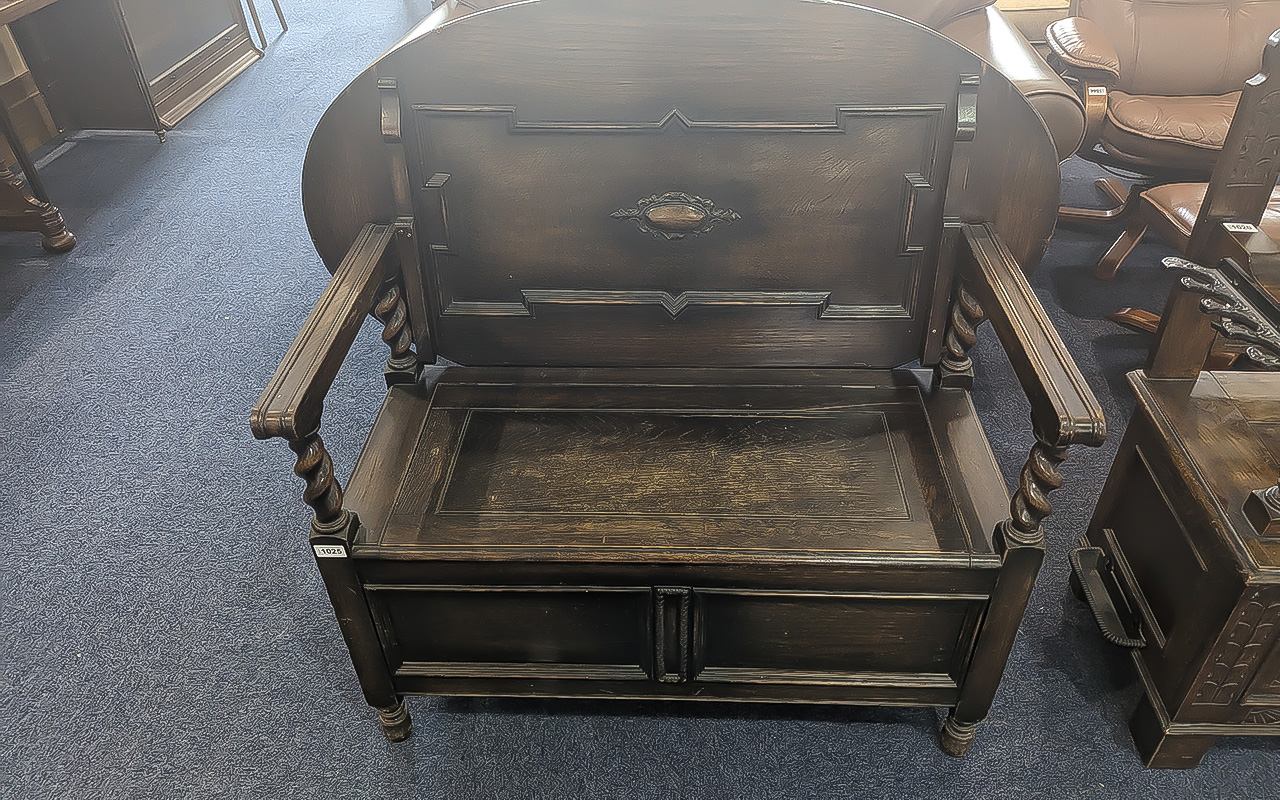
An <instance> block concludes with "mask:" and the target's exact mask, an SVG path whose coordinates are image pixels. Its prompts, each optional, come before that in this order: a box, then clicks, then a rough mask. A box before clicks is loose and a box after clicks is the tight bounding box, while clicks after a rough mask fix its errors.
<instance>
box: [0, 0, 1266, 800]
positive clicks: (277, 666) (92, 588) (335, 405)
mask: <svg viewBox="0 0 1280 800" xmlns="http://www.w3.org/2000/svg"><path fill="white" fill-rule="evenodd" d="M286 5H287V9H286V10H287V12H288V14H289V17H290V23H291V30H290V31H289V32H288V33H287V34H285V35H284V36H283V37H281V38H279V39H278V40H276V41H275V42H273V43H272V45H271V47H270V49H269V50H268V52H267V55H266V57H265V58H264V59H263V60H262V61H261V62H260V63H258V64H257V65H255V66H253V67H252V68H251V69H249V70H248V71H247V72H246V73H245V74H243V75H241V76H240V77H239V78H237V79H236V80H235V81H234V82H233V83H232V84H231V85H230V86H228V87H227V88H226V89H225V90H223V91H221V92H219V93H218V94H217V95H216V96H215V97H213V98H212V99H211V100H210V101H209V102H207V103H206V104H205V105H204V106H203V107H201V108H200V109H199V110H198V111H197V112H196V113H194V114H193V115H191V116H190V117H189V118H187V119H186V120H185V121H183V123H182V124H181V126H180V127H179V128H178V129H177V130H175V131H174V132H172V133H171V134H170V136H169V141H168V143H167V144H160V143H159V142H158V141H157V139H156V138H155V137H154V136H153V135H151V134H105V133H92V132H89V133H82V134H76V135H75V136H73V137H72V138H71V140H70V146H69V147H65V148H63V152H61V154H60V155H59V156H58V157H57V158H56V159H54V160H52V161H51V162H50V163H49V164H48V165H47V167H46V168H45V170H44V173H43V174H44V177H45V180H46V182H47V183H48V185H49V189H50V191H51V193H52V194H53V196H54V197H55V201H56V202H59V203H60V204H61V205H62V207H63V209H64V211H65V213H66V217H67V221H68V223H69V225H70V226H71V228H72V229H73V230H74V231H75V232H76V234H77V235H78V236H79V238H80V242H81V243H80V246H79V247H78V248H77V249H76V250H75V251H74V252H73V253H71V254H69V255H67V256H49V255H47V254H45V253H43V252H42V251H41V250H40V249H39V246H38V239H37V237H35V236H34V235H30V234H5V235H3V236H0V496H2V497H3V500H4V505H5V507H7V508H8V509H9V511H8V512H6V514H7V518H8V519H9V520H10V522H12V523H13V524H12V525H11V526H10V527H9V528H8V529H7V530H9V534H7V536H8V537H9V539H8V541H9V543H8V544H7V545H5V546H4V555H3V556H2V557H0V623H2V624H0V798H3V799H4V800H37V798H139V797H147V798H149V797H182V798H204V797H234V798H263V797H272V798H305V797H325V798H328V797H344V798H345V797H371V798H378V797H393V796H394V797H440V798H484V797H555V798H559V797H647V798H684V797H689V798H693V797H697V798H825V797H886V798H901V797H938V796H946V797H948V798H953V799H956V800H958V798H969V797H972V798H989V797H1052V798H1063V797H1072V798H1084V797H1089V798H1131V797H1161V798H1191V797H1232V798H1245V797H1274V796H1275V795H1276V794H1277V791H1278V790H1277V788H1276V787H1277V785H1280V753H1278V752H1277V745H1276V744H1274V743H1272V741H1267V740H1260V739H1230V740H1225V739H1224V740H1222V741H1221V742H1220V743H1219V744H1218V746H1217V747H1215V748H1214V749H1213V750H1211V751H1210V753H1209V755H1208V756H1206V757H1205V759H1204V762H1203V764H1202V765H1201V767H1200V768H1199V769H1197V770H1194V771H1191V772H1152V771H1146V770H1144V769H1143V768H1142V766H1141V764H1140V763H1139V761H1138V758H1137V756H1136V754H1135V752H1134V749H1133V745H1132V743H1131V741H1130V738H1129V734H1128V731H1127V728H1126V721H1127V717H1128V714H1129V713H1130V711H1131V710H1132V708H1133V706H1134V704H1135V703H1136V700H1137V696H1138V686H1137V684H1136V677H1135V675H1134V674H1133V671H1132V668H1131V666H1130V665H1129V663H1128V660H1127V656H1126V655H1124V654H1123V653H1121V652H1120V651H1118V650H1117V649H1115V648H1112V647H1110V646H1107V645H1105V644H1104V642H1103V641H1102V639H1101V637H1100V636H1099V634H1098V632H1097V630H1096V629H1095V627H1094V624H1093V622H1092V620H1091V618H1090V617H1089V615H1088V613H1087V612H1086V610H1085V609H1084V608H1082V607H1081V606H1080V605H1079V604H1078V603H1077V602H1076V601H1075V600H1074V599H1073V598H1072V597H1071V596H1070V595H1069V593H1068V591H1067V587H1066V583H1067V581H1066V575H1067V569H1068V567H1067V552H1068V550H1069V549H1070V548H1071V547H1072V546H1073V543H1074V541H1075V540H1076V538H1077V537H1078V536H1079V534H1080V532H1081V531H1082V529H1083V527H1084V526H1085V524H1086V523H1087V521H1088V518H1089V515H1090V512H1091V510H1092V504H1093V502H1094V500H1095V498H1096V497H1097V495H1098V491H1099V489H1100V487H1101V485H1102V481H1103V478H1104V477H1105V475H1106V472H1107V468H1108V465H1109V463H1110V460H1111V458H1112V456H1113V455H1114V453H1115V449H1116V446H1117V445H1118V443H1119V441H1120V436H1121V433H1122V429H1123V427H1124V424H1125V421H1126V420H1127V418H1128V415H1129V413H1130V411H1131V410H1132V405H1133V402H1132V399H1131V397H1130V394H1129V391H1128V389H1127V387H1126V386H1125V384H1124V381H1123V375H1124V373H1125V372H1126V371H1128V370H1131V369H1135V368H1137V367H1139V366H1140V365H1141V363H1142V361H1143V358H1144V355H1145V352H1146V348H1147V346H1148V344H1149V340H1148V338H1147V337H1145V336H1143V335H1139V334H1134V333H1128V332H1125V331H1123V330H1121V329H1119V328H1117V327H1116V326H1114V325H1112V324H1111V323H1109V322H1107V321H1106V320H1105V318H1104V315H1105V313H1106V312H1107V311H1110V310H1112V309H1113V308H1115V307H1116V306H1119V305H1124V304H1135V305H1147V306H1151V305H1152V304H1154V303H1159V302H1161V301H1162V299H1163V298H1164V296H1165V292H1166V291H1167V287H1168V284H1169V278H1168V276H1166V275H1165V274H1162V271H1161V270H1160V269H1159V267H1158V266H1157V260H1158V257H1159V256H1161V255H1163V254H1165V253H1166V252H1167V251H1166V249H1165V248H1163V247H1162V246H1160V245H1158V244H1145V245H1143V246H1141V247H1140V248H1139V249H1138V250H1137V252H1136V253H1135V254H1134V256H1133V257H1132V258H1131V259H1130V262H1129V264H1128V265H1127V267H1126V268H1125V269H1124V270H1123V271H1122V272H1121V274H1120V276H1119V278H1118V279H1117V280H1116V281H1115V282H1113V283H1110V284H1102V283H1099V282H1097V281H1095V280H1094V279H1093V278H1092V277H1091V276H1090V274H1089V265H1090V264H1092V263H1093V262H1094V261H1095V260H1096V259H1097V257H1098V256H1099V254H1100V253H1101V252H1102V250H1103V249H1104V247H1105V245H1106V242H1107V235H1106V234H1104V233H1077V232H1072V231H1061V232H1060V233H1059V234H1058V235H1057V236H1056V238H1055V240H1054V242H1053V245H1052V247H1051V248H1050V250H1049V253H1048V256H1047V257H1046V258H1045V260H1044V263H1043V265H1042V266H1041V267H1040V268H1039V270H1038V271H1037V272H1036V273H1035V275H1034V279H1033V282H1034V284H1035V287H1036V289H1037V291H1038V292H1039V293H1040V295H1041V297H1042V298H1043V299H1044V302H1045V305H1046V306H1047V307H1048V309H1049V312H1050V314H1051V316H1052V317H1053V320H1054V322H1055V323H1056V324H1057V325H1058V328H1059V330H1060V331H1061V332H1062V335H1063V337H1064V339H1065V340H1066V342H1067V344H1068V346H1069V347H1070V349H1071V351H1072V352H1073V353H1074V355H1075V357H1076V359H1077V360H1078V362H1079V364H1080V366H1081V368H1082V369H1083V371H1084V373H1085V374H1086V375H1087V376H1089V377H1090V379H1091V380H1092V381H1093V384H1094V388H1095V391H1096V392H1097V393H1098V395H1099V397H1100V399H1101V401H1102V404H1103V407H1104V410H1105V412H1106V415H1107V418H1108V420H1109V423H1110V428H1111V437H1110V440H1109V442H1108V444H1107V446H1105V447H1104V448H1101V449H1100V450H1098V451H1090V452H1087V453H1083V454H1081V455H1080V457H1078V458H1073V460H1071V461H1069V462H1068V464H1067V465H1066V467H1065V471H1066V475H1067V484H1066V486H1065V487H1064V488H1063V489H1062V490H1061V491H1060V492H1058V493H1057V494H1056V495H1055V504H1056V506H1057V511H1056V513H1055V514H1054V515H1053V516H1052V517H1051V518H1050V522H1049V524H1048V537H1049V552H1048V559H1047V561H1046V563H1045V567H1044V570H1043V572H1042V573H1041V578H1040V581H1039V583H1038V585H1037V588H1036V591H1035V594H1034V596H1033V598H1032V601H1031V604H1030V607H1029V608H1028V609H1027V615H1026V619H1025V621H1024V623H1023V625H1022V628H1021V633H1020V635H1019V637H1018V641H1017V645H1016V647H1015V648H1014V652H1013V657H1012V659H1011V661H1010V663H1009V668H1008V671H1007V674H1006V677H1005V680H1004V683H1003V685H1002V686H1001V689H1000V692H999V695H998V698H997V701H996V704H995V708H994V709H993V710H992V713H991V717H990V719H989V721H988V722H987V723H986V724H985V725H984V726H983V727H982V728H981V729H980V730H979V733H978V738H977V743H976V745H975V746H974V748H973V751H972V752H971V754H970V755H969V756H968V757H967V758H965V759H962V760H955V759H951V758H948V757H947V756H945V755H943V754H942V753H941V752H940V751H939V750H938V748H937V745H936V730H937V728H938V725H939V722H940V717H939V714H938V712H936V711H933V710H928V709H925V710H919V709H914V710H913V709H900V710H884V709H856V708H855V709H843V708H829V707H767V706H751V705H730V704H725V705H716V704H678V703H664V702H625V701H615V702H586V701H551V700H548V701H533V700H529V701H517V700H468V699H426V698H414V699H411V700H410V708H411V710H412V712H413V714H414V719H415V728H416V732H415V734H414V737H413V738H412V739H411V740H410V741H408V742H406V743H403V744H398V745H388V744H387V742H386V741H385V740H384V739H383V737H382V734H381V732H380V730H379V729H378V726H377V724H376V721H375V718H374V715H373V713H372V712H371V710H370V709H369V708H368V707H367V706H366V705H365V704H364V702H363V700H362V698H361V695H360V693H359V690H358V688H357V685H356V681H355V679H354V675H353V673H352V669H351V665H350V662H349V660H348V656H347V653H346V650H345V648H344V646H343V644H342V641H341V639H340V637H339V634H338V628H337V625H336V624H335V622H334V619H333V614H332V612H331V610H330V608H329V603H328V600H327V599H326V597H325V594H324V590H323V587H322V585H321V583H320V579H319V576H318V574H317V572H316V569H315V565H314V563H313V560H312V557H311V555H310V553H309V552H308V550H307V547H306V540H305V528H306V521H307V519H308V513H307V511H306V509H305V507H304V506H303V505H302V503H301V501H300V499H299V484H298V482H297V480H296V478H295V477H294V476H293V474H292V472H291V470H290V467H291V466H292V463H293V459H292V454H291V453H290V452H289V451H288V449H287V448H286V446H285V445H284V444H283V443H281V442H272V443H267V444H263V443H260V442H256V441H254V440H253V438H252V437H251V436H250V433H249V426H248V412H249V408H250V407H251V405H252V404H253V402H254V400H255V399H256V397H257V394H258V392H259V390H260V389H261V387H262V386H263V385H264V384H265V382H266V381H267V379H268V377H269V376H270V374H271V372H272V371H273V369H274V368H275V365H276V363H277V362H278V360H279V358H280V356H281V355H282V354H283V353H284V351H285V349H286V348H287V347H288V345H289V342H290V341H291V339H292V337H293V335H294V333H295V332H296V331H297V329H298V327H299V325H300V324H301V322H302V320H303V318H304V317H305V316H306V313H307V311H308V310H309V308H310V306H311V304H312V303H313V302H314V300H315V298H316V297H318V295H319V294H320V292H321V290H322V289H323V287H324V284H325V280H326V278H327V275H326V273H325V271H324V269H323V268H322V267H321V265H320V263H319V261H318V258H317V257H316V255H315V253H314V250H313V249H312V247H311V244H310V241H309V239H308V236H307V232H306V229H305V226H304V224H303V219H302V213H301V205H300V197H299V189H298V186H299V175H300V171H301V166H302V158H303V153H304V151H305V148H306V144H307V140H308V137H309V135H310V132H311V130H312V129H313V128H314V126H315V124H316V123H317V121H318V120H319V117H320V114H321V113H322V112H323V110H324V109H325V107H326V106H327V104H328V103H329V102H330V100H331V99H332V98H333V97H335V96H336V94H337V93H338V91H339V90H340V89H341V88H342V87H343V86H344V85H345V83H346V82H347V81H348V80H350V79H351V78H352V77H354V76H355V75H356V74H357V72H358V71H359V70H360V69H362V68H363V67H364V65H366V64H367V63H368V62H369V61H371V60H372V59H373V58H375V57H376V56H377V55H378V54H379V53H380V52H381V51H382V50H383V49H385V48H386V47H387V46H389V45H390V44H391V43H392V42H393V41H395V39H397V38H398V37H399V36H400V35H401V34H402V33H403V32H404V31H406V30H407V29H408V28H409V26H410V25H411V24H412V23H413V22H415V21H416V20H418V19H419V18H420V17H421V16H423V15H424V14H425V13H426V12H427V11H429V1H428V0H362V2H361V3H359V4H358V6H359V10H358V12H357V11H354V10H352V9H353V8H354V7H355V5H356V4H346V3H331V2H326V0H290V2H289V3H287V4H286ZM1094 174H1095V169H1094V168H1093V167H1092V166H1090V165H1088V164H1084V163H1082V162H1074V161H1073V162H1069V163H1068V164H1067V166H1066V180H1065V189H1064V193H1065V195H1066V196H1067V198H1068V199H1069V200H1075V201H1083V202H1088V203H1094V204H1097V203H1098V202H1099V198H1097V197H1094V196H1093V195H1092V191H1093V190H1092V188H1091V186H1090V178H1092V177H1093V176H1094ZM984 333H985V335H984V337H983V340H982V343H981V344H980V345H979V348H978V352H977V356H978V359H979V362H980V363H979V385H978V387H977V389H976V395H977V396H976V400H977V402H978V404H979V407H980V408H982V409H984V417H985V421H986V422H987V423H988V430H989V431H990V432H991V434H992V435H991V439H992V446H993V448H994V449H995V452H996V455H997V457H998V459H999V460H1000V462H1001V464H1002V465H1003V467H1004V469H1005V471H1006V477H1007V478H1008V479H1009V480H1010V481H1011V482H1012V481H1013V480H1014V478H1015V476H1016V471H1017V470H1018V468H1019V467H1020V465H1021V463H1022V460H1023V458H1024V456H1025V453H1026V451H1027V448H1028V447H1029V446H1030V443H1031V439H1030V433H1029V424H1028V417H1027V414H1028V409H1027V407H1026V403H1025V401H1024V400H1023V399H1022V396H1021V394H1020V393H1019V392H1018V390H1017V388H1016V383H1015V381H1014V379H1013V376H1012V371H1011V369H1010V367H1009V364H1008V362H1007V361H1006V360H1005V359H1004V357H1003V355H1002V354H1001V352H1000V350H999V348H998V346H997V345H996V344H995V342H994V337H993V336H992V335H991V332H990V330H989V329H988V330H986V331H985V332H984ZM377 334H378V331H376V330H374V327H373V326H372V325H369V326H366V328H365V330H364V331H363V332H362V334H361V338H360V340H359V341H358V342H357V344H356V346H355V348H353V352H352V354H351V356H350V357H349V358H348V364H349V365H351V366H350V367H349V368H347V369H345V370H344V371H343V373H342V374H341V376H340V377H339V379H338V382H337V383H336V385H335V386H334V388H333V390H332V392H331V393H330V399H329V401H328V403H326V417H325V430H326V440H327V441H328V443H329V444H330V446H331V448H332V450H333V451H334V454H335V460H336V462H337V464H338V465H339V472H340V473H341V475H342V477H345V469H349V468H350V465H351V463H352V461H353V459H354V457H355V455H356V453H357V452H358V450H359V447H360V444H361V442H362V441H363V437H364V434H365V433H366V431H367V428H368V425H369V422H370V421H371V420H372V418H373V415H374V413H375V412H376V410H377V407H378V404H379V402H380V399H381V396H382V394H383V387H381V386H380V384H381V381H382V377H381V363H382V360H383V359H384V358H385V351H384V349H383V345H382V342H381V340H380V339H379V337H378V335H377Z"/></svg>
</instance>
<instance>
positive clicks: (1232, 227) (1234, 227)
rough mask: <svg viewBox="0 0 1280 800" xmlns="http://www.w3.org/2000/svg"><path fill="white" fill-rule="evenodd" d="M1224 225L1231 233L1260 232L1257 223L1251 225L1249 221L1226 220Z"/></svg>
mask: <svg viewBox="0 0 1280 800" xmlns="http://www.w3.org/2000/svg"><path fill="white" fill-rule="evenodd" d="M1222 227H1224V228H1226V229H1227V230H1228V231H1230V232H1231V233H1257V232H1258V226H1257V225H1250V224H1249V223H1247V222H1224V223H1222Z"/></svg>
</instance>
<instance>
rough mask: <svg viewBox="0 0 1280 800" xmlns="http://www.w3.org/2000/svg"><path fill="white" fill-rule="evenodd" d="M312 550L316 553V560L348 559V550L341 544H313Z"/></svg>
mask: <svg viewBox="0 0 1280 800" xmlns="http://www.w3.org/2000/svg"><path fill="white" fill-rule="evenodd" d="M311 549H312V550H314V551H316V558H346V557H347V548H345V547H343V546H342V545H340V544H313V545H311Z"/></svg>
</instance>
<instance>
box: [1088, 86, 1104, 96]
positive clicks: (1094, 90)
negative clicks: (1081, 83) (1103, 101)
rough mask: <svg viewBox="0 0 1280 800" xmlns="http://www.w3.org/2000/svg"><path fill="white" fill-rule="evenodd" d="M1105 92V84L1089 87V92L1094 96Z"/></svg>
mask: <svg viewBox="0 0 1280 800" xmlns="http://www.w3.org/2000/svg"><path fill="white" fill-rule="evenodd" d="M1106 93H1107V87H1105V86H1090V87H1089V94H1091V95H1093V96H1094V97H1098V96H1099V95H1105V94H1106Z"/></svg>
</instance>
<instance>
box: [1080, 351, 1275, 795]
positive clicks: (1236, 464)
mask: <svg viewBox="0 0 1280 800" xmlns="http://www.w3.org/2000/svg"><path fill="white" fill-rule="evenodd" d="M1129 382H1130V384H1131V385H1132V386H1133V388H1134V390H1135V393H1136V395H1137V399H1138V409H1137V411H1136V412H1135V415H1134V418H1133V419H1132V420H1131V421H1130V423H1129V427H1128V430H1127V431H1126V433H1125V439H1124V441H1123V442H1122V443H1121V445H1120V451H1119V453H1118V454H1117V457H1116V461H1115V463H1114V464H1113V466H1112V469H1111V473H1110V475H1109V476H1108V479H1107V483H1106V486H1105V487H1104V489H1103V492H1102V496H1101V498H1100V499H1099V501H1098V506H1097V508H1096V509H1095V512H1094V516H1093V520H1092V522H1091V523H1090V526H1089V530H1088V533H1087V535H1086V540H1085V541H1086V543H1087V544H1089V545H1091V546H1093V547H1097V548H1100V549H1101V551H1102V552H1103V554H1104V556H1105V559H1106V560H1107V563H1108V565H1109V566H1110V569H1111V570H1112V572H1113V574H1114V575H1115V576H1116V579H1117V583H1118V585H1119V586H1120V587H1121V591H1123V592H1124V594H1125V600H1126V601H1127V605H1128V607H1130V608H1133V609H1134V610H1135V613H1136V615H1137V620H1136V621H1137V623H1138V624H1139V625H1140V626H1141V628H1142V631H1143V633H1144V635H1145V638H1146V642H1147V643H1146V646H1145V647H1143V648H1142V649H1137V650H1133V651H1132V652H1133V661H1134V664H1135V666H1136V667H1137V669H1138V674H1139V676H1140V677H1141V679H1142V682H1143V686H1144V690H1145V695H1144V697H1143V699H1142V701H1141V702H1140V704H1139V707H1138V709H1137V711H1136V712H1135V713H1134V716H1133V719H1132V721H1131V723H1130V729H1131V731H1132V733H1133V736H1134V740H1135V742H1136V744H1137V746H1138V751H1139V754H1140V755H1141V756H1142V758H1143V760H1144V762H1145V763H1146V764H1147V765H1148V766H1151V767H1161V768H1175V769H1187V768H1191V767H1194V766H1196V764H1198V763H1199V761H1200V758H1201V757H1202V756H1203V755H1204V754H1205V752H1206V751H1207V750H1208V749H1209V747H1210V746H1212V744H1213V741H1214V738H1215V737H1217V736H1222V735H1258V734H1269V735H1275V734H1280V728H1277V727H1276V723H1277V722H1280V694H1277V693H1276V692H1275V690H1274V689H1273V688H1272V684H1273V683H1274V677H1273V676H1274V675H1275V674H1280V658H1277V656H1276V655H1275V653H1276V651H1275V647H1274V646H1273V645H1274V644H1275V641H1276V636H1275V634H1274V631H1275V623H1276V622H1277V621H1280V591H1278V590H1280V548H1277V547H1276V546H1275V544H1274V538H1273V537H1268V536H1266V535H1265V532H1260V531H1259V530H1257V529H1256V528H1255V527H1254V526H1253V524H1252V523H1251V522H1250V520H1249V519H1248V517H1247V516H1246V514H1245V513H1244V504H1245V502H1246V499H1247V498H1248V497H1249V496H1250V494H1251V492H1252V491H1253V490H1254V489H1256V488H1259V487H1265V486H1268V485H1270V484H1271V483H1273V482H1274V480H1275V476H1276V475H1277V474H1278V472H1280V445H1278V444H1277V442H1280V438H1277V434H1280V403H1278V402H1277V397H1280V375H1278V374H1276V373H1259V372H1204V373H1200V374H1199V375H1198V376H1197V377H1195V378H1191V379H1176V380H1175V379H1167V378H1166V379H1156V378H1153V377H1151V376H1149V375H1147V374H1145V373H1142V372H1135V373H1131V374H1130V376H1129Z"/></svg>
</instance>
